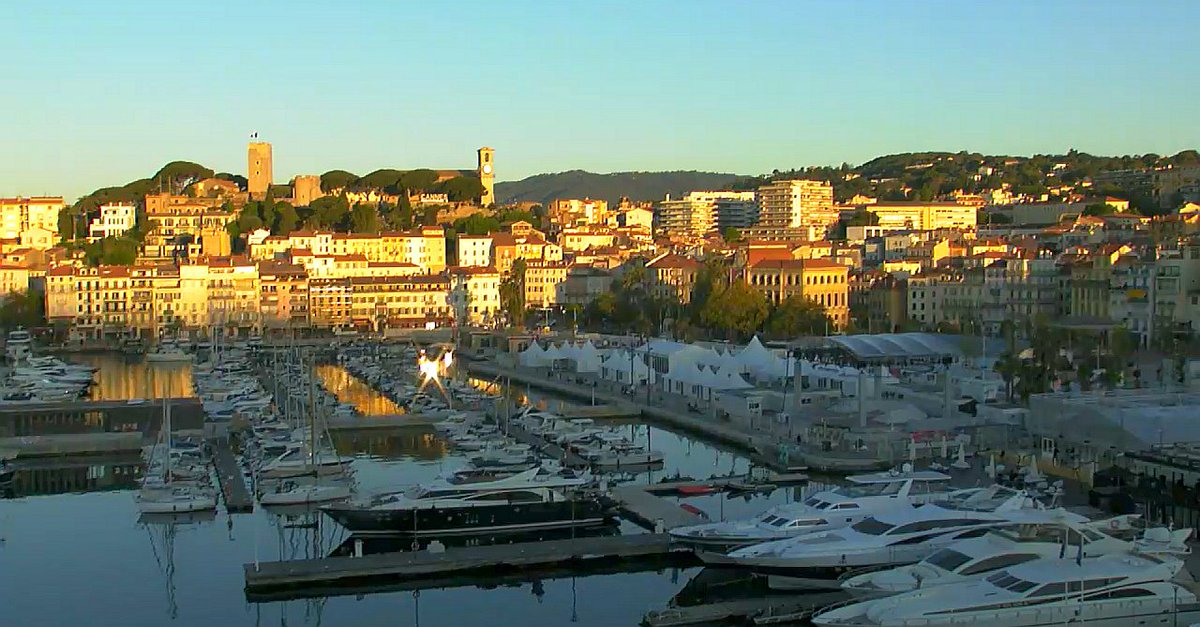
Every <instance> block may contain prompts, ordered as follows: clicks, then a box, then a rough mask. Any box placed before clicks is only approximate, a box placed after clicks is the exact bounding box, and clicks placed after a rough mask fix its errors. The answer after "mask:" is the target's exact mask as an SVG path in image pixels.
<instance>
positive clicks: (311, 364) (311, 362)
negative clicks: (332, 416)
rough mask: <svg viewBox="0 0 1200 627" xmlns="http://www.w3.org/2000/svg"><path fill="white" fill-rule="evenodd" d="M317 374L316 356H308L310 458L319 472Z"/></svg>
mask: <svg viewBox="0 0 1200 627" xmlns="http://www.w3.org/2000/svg"><path fill="white" fill-rule="evenodd" d="M315 376H316V356H315V355H313V354H311V353H310V354H309V356H308V460H309V463H310V464H312V467H313V472H314V473H316V472H317V408H316V405H315V404H314V403H313V385H314V381H313V377H315Z"/></svg>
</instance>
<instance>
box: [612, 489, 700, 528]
mask: <svg viewBox="0 0 1200 627" xmlns="http://www.w3.org/2000/svg"><path fill="white" fill-rule="evenodd" d="M612 497H613V500H614V501H616V503H617V507H619V508H621V514H622V515H623V516H624V517H625V518H627V519H628V520H630V521H632V522H635V523H637V524H638V525H641V526H642V527H645V528H646V529H651V530H654V531H657V532H663V531H666V530H668V529H674V528H676V527H686V526H688V525H699V524H701V523H703V522H705V520H704V518H702V517H701V516H700V515H698V514H694V513H692V512H689V511H687V510H686V509H683V508H682V507H680V506H679V504H678V503H675V502H673V501H668V500H667V499H664V498H660V497H657V496H654V495H653V494H650V493H649V492H647V491H646V490H645V489H644V487H643V486H632V485H627V486H621V487H618V488H613V490H612Z"/></svg>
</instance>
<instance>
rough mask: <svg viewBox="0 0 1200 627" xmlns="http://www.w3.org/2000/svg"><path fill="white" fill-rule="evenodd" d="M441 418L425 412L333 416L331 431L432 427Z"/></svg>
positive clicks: (329, 424) (330, 423) (329, 426)
mask: <svg viewBox="0 0 1200 627" xmlns="http://www.w3.org/2000/svg"><path fill="white" fill-rule="evenodd" d="M438 420H440V418H436V417H433V416H426V415H424V414H388V415H385V416H352V417H350V416H348V417H338V418H331V419H330V420H329V421H328V428H329V430H330V431H367V430H373V429H407V428H413V427H422V428H431V427H433V423H435V422H437V421H438Z"/></svg>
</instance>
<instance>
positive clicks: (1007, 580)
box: [987, 570, 1037, 592]
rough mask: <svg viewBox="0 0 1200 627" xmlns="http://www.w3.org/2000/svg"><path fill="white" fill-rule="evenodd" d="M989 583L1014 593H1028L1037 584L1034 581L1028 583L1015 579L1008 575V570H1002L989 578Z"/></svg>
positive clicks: (1018, 578)
mask: <svg viewBox="0 0 1200 627" xmlns="http://www.w3.org/2000/svg"><path fill="white" fill-rule="evenodd" d="M987 582H988V583H990V584H992V585H993V586H996V587H997V588H1004V589H1005V590H1011V591H1013V592H1026V591H1028V590H1029V589H1030V588H1032V587H1034V586H1036V585H1037V584H1036V583H1034V582H1032V581H1026V580H1024V579H1021V578H1020V577H1014V576H1012V575H1010V574H1008V571H1007V570H1002V571H1000V572H998V573H995V574H993V575H991V576H989V577H988V578H987Z"/></svg>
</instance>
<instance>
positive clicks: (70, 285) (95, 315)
mask: <svg viewBox="0 0 1200 627" xmlns="http://www.w3.org/2000/svg"><path fill="white" fill-rule="evenodd" d="M130 278H131V273H130V269H129V268H127V267H122V266H100V267H96V268H86V267H73V266H59V267H57V268H53V269H51V270H49V271H47V272H46V319H47V321H48V322H50V323H51V324H53V325H55V326H59V327H63V328H66V329H67V330H68V333H69V334H70V337H71V338H72V339H77V340H81V339H83V340H98V339H103V338H116V337H120V336H121V335H122V334H124V333H125V332H126V330H127V329H128V328H129V318H128V314H129V306H130V301H131V299H132V298H131V297H132V294H131V289H130V287H131V285H130Z"/></svg>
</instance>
